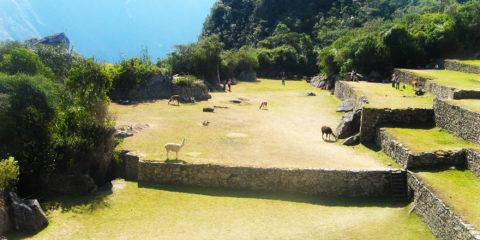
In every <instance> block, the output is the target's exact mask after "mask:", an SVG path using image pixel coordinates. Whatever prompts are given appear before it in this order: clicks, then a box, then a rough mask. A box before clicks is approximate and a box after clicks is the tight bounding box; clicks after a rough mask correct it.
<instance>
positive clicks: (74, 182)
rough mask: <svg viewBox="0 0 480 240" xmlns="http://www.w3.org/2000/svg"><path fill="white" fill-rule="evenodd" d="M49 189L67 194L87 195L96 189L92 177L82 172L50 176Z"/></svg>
mask: <svg viewBox="0 0 480 240" xmlns="http://www.w3.org/2000/svg"><path fill="white" fill-rule="evenodd" d="M49 189H50V191H52V192H56V193H63V194H69V195H87V194H90V193H93V192H95V191H97V185H96V184H95V181H94V180H93V178H91V177H90V176H88V175H84V174H72V175H60V174H55V175H53V176H52V177H51V178H50V184H49Z"/></svg>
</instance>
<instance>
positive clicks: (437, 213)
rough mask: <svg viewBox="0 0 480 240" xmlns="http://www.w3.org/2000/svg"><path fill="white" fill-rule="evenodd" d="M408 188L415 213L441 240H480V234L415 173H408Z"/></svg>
mask: <svg viewBox="0 0 480 240" xmlns="http://www.w3.org/2000/svg"><path fill="white" fill-rule="evenodd" d="M407 181H408V187H409V190H410V192H411V193H413V197H414V204H415V211H416V213H417V214H418V215H419V216H420V218H422V220H423V222H425V224H427V226H428V227H429V228H430V230H431V231H432V233H433V234H434V235H435V236H436V237H438V238H439V239H445V240H454V239H458V240H470V239H480V233H479V232H478V231H477V230H476V229H475V228H474V227H473V226H472V225H470V224H467V223H466V222H465V221H463V220H462V219H461V218H459V217H458V216H456V215H455V214H454V213H453V211H452V210H451V209H450V208H449V207H448V206H447V205H446V204H445V203H444V202H443V201H442V200H441V199H440V198H438V197H437V196H436V195H435V194H434V193H433V192H432V191H431V190H430V187H429V186H428V185H427V184H425V183H423V182H422V181H421V180H420V179H419V178H418V177H417V176H416V175H415V174H414V173H412V172H410V171H409V172H408V173H407Z"/></svg>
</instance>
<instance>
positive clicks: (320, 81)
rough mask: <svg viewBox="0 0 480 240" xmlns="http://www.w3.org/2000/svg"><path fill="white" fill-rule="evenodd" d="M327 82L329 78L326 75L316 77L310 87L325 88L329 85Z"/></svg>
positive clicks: (311, 81)
mask: <svg viewBox="0 0 480 240" xmlns="http://www.w3.org/2000/svg"><path fill="white" fill-rule="evenodd" d="M327 81H328V77H327V75H326V74H322V75H320V76H315V77H313V78H312V80H310V87H316V88H323V87H324V86H325V85H326V84H327Z"/></svg>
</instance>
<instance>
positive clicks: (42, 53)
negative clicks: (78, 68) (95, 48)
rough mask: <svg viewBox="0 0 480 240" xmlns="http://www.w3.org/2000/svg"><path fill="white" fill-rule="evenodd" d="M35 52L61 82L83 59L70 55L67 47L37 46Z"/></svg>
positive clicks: (73, 54) (76, 55)
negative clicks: (76, 63) (77, 62)
mask: <svg viewBox="0 0 480 240" xmlns="http://www.w3.org/2000/svg"><path fill="white" fill-rule="evenodd" d="M33 51H34V52H35V53H36V54H37V55H38V56H39V57H40V60H41V61H42V62H43V64H45V65H46V66H48V67H49V68H50V69H52V71H53V73H54V74H55V76H56V77H57V79H59V80H64V79H65V78H66V77H67V73H68V71H69V70H70V68H72V66H73V65H74V64H75V62H76V61H78V60H80V59H81V56H79V54H78V53H77V54H75V53H70V51H68V49H66V48H65V46H62V45H59V46H50V45H45V44H38V45H35V47H34V48H33Z"/></svg>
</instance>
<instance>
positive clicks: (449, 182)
mask: <svg viewBox="0 0 480 240" xmlns="http://www.w3.org/2000/svg"><path fill="white" fill-rule="evenodd" d="M418 176H419V177H420V178H422V179H423V180H424V181H425V182H427V183H428V184H430V185H431V186H432V188H433V189H432V190H433V191H434V192H435V193H436V194H437V196H439V197H440V198H441V199H442V200H443V201H445V202H446V203H447V204H448V205H449V206H450V207H451V208H452V209H453V211H454V212H455V214H456V215H458V216H463V217H464V219H465V220H467V222H469V223H471V224H473V225H474V226H475V227H476V228H477V229H478V228H480V205H479V204H478V203H479V202H480V179H479V178H478V177H477V176H475V175H474V174H473V173H472V172H470V171H468V170H445V171H442V170H438V171H435V172H418Z"/></svg>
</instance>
